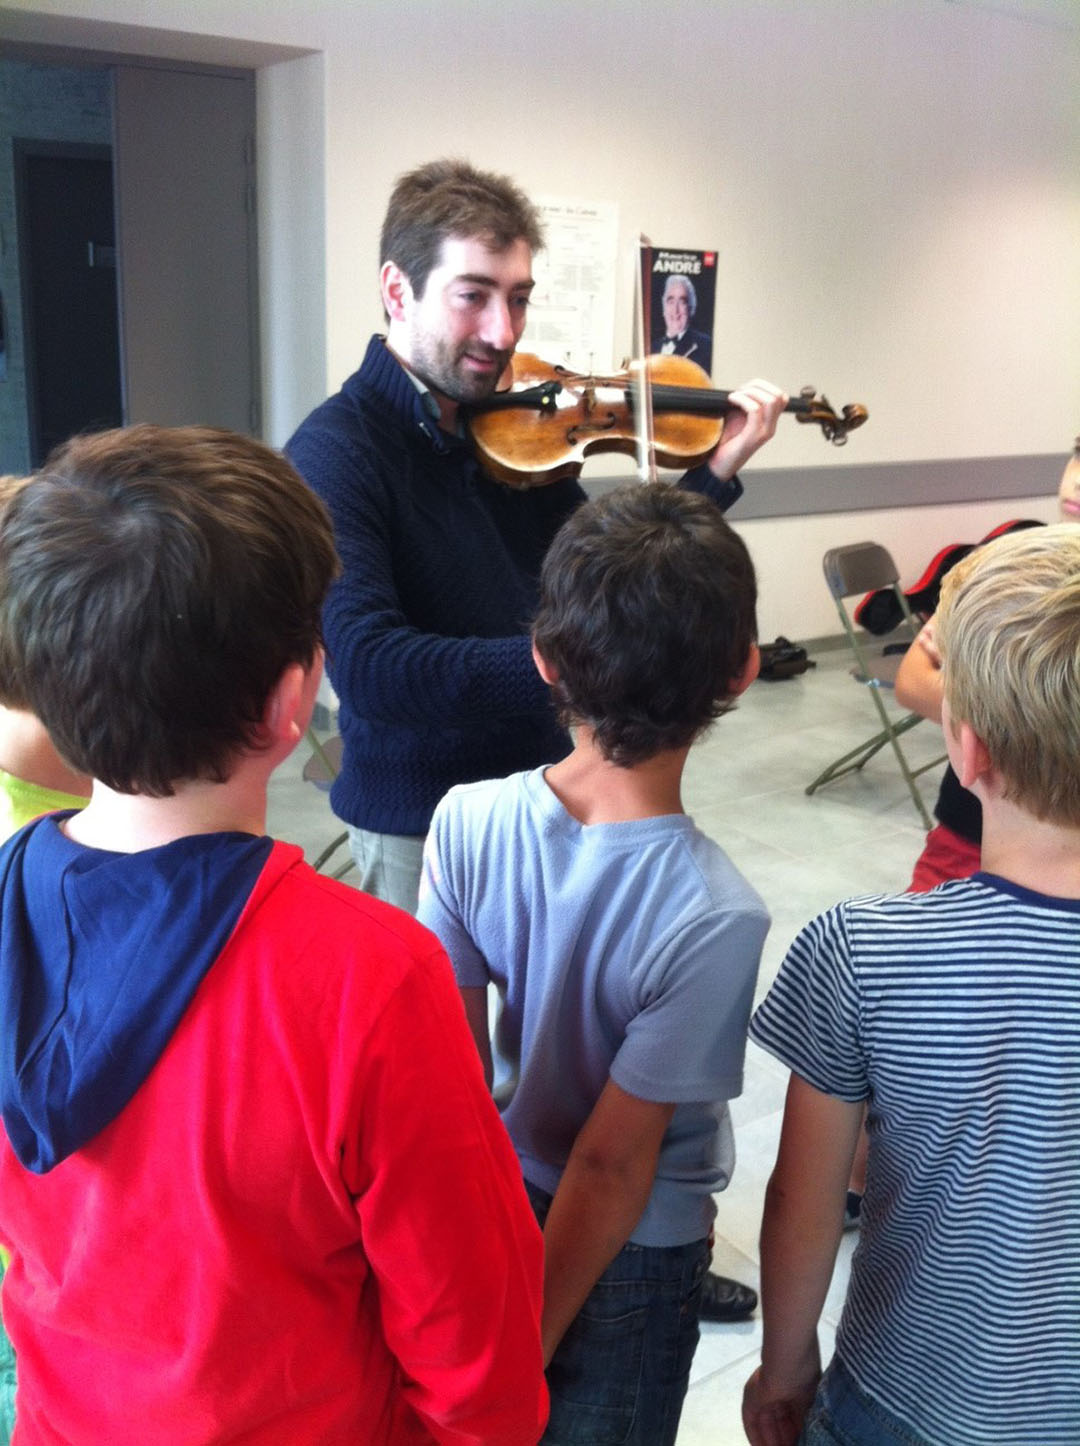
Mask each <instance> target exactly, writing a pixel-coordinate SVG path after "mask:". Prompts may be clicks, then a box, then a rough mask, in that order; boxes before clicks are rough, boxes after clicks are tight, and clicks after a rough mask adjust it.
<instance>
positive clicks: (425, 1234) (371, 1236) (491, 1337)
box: [344, 936, 547, 1446]
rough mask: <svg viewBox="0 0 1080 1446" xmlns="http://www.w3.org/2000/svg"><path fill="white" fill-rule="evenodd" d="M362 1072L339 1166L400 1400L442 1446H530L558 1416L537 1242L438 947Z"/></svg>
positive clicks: (386, 1016)
mask: <svg viewBox="0 0 1080 1446" xmlns="http://www.w3.org/2000/svg"><path fill="white" fill-rule="evenodd" d="M428 937H429V938H430V936H428ZM365 1059H366V1063H365V1085H364V1090H363V1109H362V1115H361V1117H360V1119H359V1121H358V1138H359V1142H360V1143H359V1148H358V1151H357V1153H356V1154H355V1155H353V1152H352V1151H351V1150H350V1151H347V1153H346V1158H345V1160H344V1169H345V1173H346V1183H347V1184H348V1185H349V1187H350V1189H351V1190H352V1191H353V1192H354V1193H355V1197H356V1208H357V1210H358V1212H359V1215H360V1221H361V1227H362V1232H363V1243H364V1250H365V1254H366V1255H367V1258H368V1261H369V1263H370V1265H371V1268H372V1270H373V1272H374V1274H375V1278H376V1280H377V1281H378V1290H379V1301H380V1312H381V1316H382V1324H383V1331H384V1335H385V1339H386V1342H387V1345H388V1346H389V1348H390V1350H391V1351H392V1353H393V1354H394V1356H395V1357H396V1358H397V1360H398V1362H399V1364H400V1366H401V1373H402V1388H401V1389H402V1393H403V1396H404V1402H405V1404H407V1406H408V1407H409V1408H410V1409H411V1411H412V1412H414V1413H415V1415H416V1416H417V1417H419V1419H420V1421H421V1422H422V1423H423V1426H424V1428H425V1429H426V1430H427V1431H428V1432H430V1434H431V1436H432V1438H433V1439H434V1440H435V1441H437V1442H440V1443H444V1446H481V1443H490V1442H495V1441H497V1442H499V1443H501V1446H518V1443H520V1446H534V1443H535V1442H536V1441H537V1440H538V1439H539V1437H540V1435H541V1433H542V1431H543V1427H544V1423H545V1421H546V1418H547V1390H546V1386H545V1383H544V1374H543V1364H542V1355H541V1348H540V1293H541V1278H542V1241H541V1236H540V1232H539V1228H538V1226H537V1224H536V1221H535V1219H534V1217H533V1214H532V1211H531V1209H530V1208H529V1204H528V1200H527V1199H526V1196H525V1190H524V1187H523V1185H522V1180H521V1170H520V1167H519V1165H518V1162H517V1157H516V1156H515V1154H514V1152H513V1149H512V1147H511V1145H510V1140H509V1137H508V1136H507V1134H506V1131H505V1130H504V1128H503V1126H502V1122H501V1121H500V1119H499V1117H498V1114H497V1112H496V1109H495V1106H494V1104H493V1103H492V1100H491V1097H490V1095H489V1094H488V1092H487V1089H486V1087H485V1085H484V1080H483V1076H482V1073H481V1068H480V1061H479V1058H478V1056H477V1053H476V1048H475V1046H474V1044H473V1042H472V1038H471V1036H470V1035H469V1032H468V1026H467V1024H466V1021H465V1014H464V1011H463V1008H462V1005H461V1000H460V997H459V995H458V992H457V989H456V988H455V986H454V982H453V976H452V974H451V972H450V969H449V966H448V964H447V961H446V958H445V956H444V955H443V953H442V951H441V950H440V949H439V948H438V946H437V945H436V943H435V941H434V940H433V939H432V940H431V952H430V954H429V956H428V957H427V959H425V960H421V961H419V963H418V967H417V968H416V969H414V970H412V971H411V972H410V973H409V974H408V975H407V976H406V977H405V978H404V979H403V980H402V981H401V982H400V983H399V985H398V986H397V987H396V989H395V990H394V992H393V995H392V996H391V998H390V1000H389V1002H388V1004H387V1006H386V1007H385V1009H384V1010H383V1012H382V1015H381V1018H380V1021H379V1028H378V1034H377V1038H371V1039H370V1040H369V1042H368V1046H367V1049H366V1055H365ZM409 1439H412V1437H411V1436H410V1437H409Z"/></svg>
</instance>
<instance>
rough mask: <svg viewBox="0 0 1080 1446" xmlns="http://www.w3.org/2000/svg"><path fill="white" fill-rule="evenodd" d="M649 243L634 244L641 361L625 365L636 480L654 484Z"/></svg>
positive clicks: (637, 351)
mask: <svg viewBox="0 0 1080 1446" xmlns="http://www.w3.org/2000/svg"><path fill="white" fill-rule="evenodd" d="M651 260H652V242H651V241H650V240H649V238H648V237H647V236H644V235H639V236H638V244H637V262H638V264H637V284H636V286H635V287H634V333H635V335H634V355H635V356H636V357H638V358H639V359H640V360H639V361H638V362H637V363H636V364H635V365H630V364H629V363H628V364H627V366H628V369H629V372H630V394H631V397H632V398H633V406H634V423H635V425H634V433H635V437H636V440H637V462H638V476H639V477H640V479H641V481H642V482H656V481H658V480H659V473H658V471H657V466H656V441H655V438H656V433H655V431H654V429H653V405H652V382H651V380H650V377H649V368H648V364H647V361H646V358H647V357H648V355H649V351H650V342H651V340H652V338H651V336H650V335H649V332H650V330H651V325H652V316H651V310H652V308H651V306H650V307H646V305H645V277H646V276H647V275H648V274H649V272H650V264H651Z"/></svg>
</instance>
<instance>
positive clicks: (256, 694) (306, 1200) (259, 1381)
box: [0, 427, 546, 1446]
mask: <svg viewBox="0 0 1080 1446" xmlns="http://www.w3.org/2000/svg"><path fill="white" fill-rule="evenodd" d="M335 568H336V560H335V556H334V550H333V544H332V541H331V531H330V524H329V520H328V518H327V516H326V513H325V511H324V509H323V507H322V504H321V503H320V502H319V501H318V500H317V499H316V498H315V497H314V495H313V494H312V493H310V492H309V491H308V489H307V488H306V487H305V486H304V485H303V483H302V482H301V480H300V478H299V477H298V476H297V475H296V473H295V472H294V471H293V469H292V467H291V466H290V465H289V464H288V463H287V462H285V461H284V460H283V459H282V458H280V457H279V456H277V455H276V454H274V453H272V452H270V451H269V450H268V449H267V448H265V447H263V446H261V445H260V444H259V443H256V442H253V441H250V440H249V439H246V438H242V437H236V436H232V435H230V434H228V433H223V432H213V431H210V430H207V429H178V430H163V429H159V428H153V427H135V428H130V429H128V430H126V431H119V432H111V433H103V434H99V435H97V436H91V437H83V438H78V439H76V440H74V441H72V442H70V443H68V444H67V445H66V446H65V447H64V448H63V449H61V451H60V452H59V453H58V454H57V455H55V456H54V458H53V459H51V461H50V462H49V463H48V464H47V465H46V468H45V470H44V471H43V473H42V474H41V476H40V477H39V478H37V479H36V480H34V481H33V482H31V483H30V484H29V485H28V486H27V487H26V488H25V490H24V491H23V492H22V493H21V494H20V495H19V497H18V498H17V499H16V501H15V502H14V503H13V504H12V506H11V507H10V509H9V510H8V512H7V514H6V515H5V517H4V519H3V522H2V524H0V701H3V702H4V703H8V704H13V705H15V706H19V707H29V708H31V709H33V711H34V712H35V713H37V714H38V716H39V717H41V719H42V720H43V721H44V723H45V725H46V726H47V728H48V729H49V732H50V735H51V737H52V739H53V741H54V743H55V744H56V746H57V748H58V749H59V751H60V753H61V755H62V756H63V757H64V758H65V760H66V761H67V762H68V763H69V764H70V765H71V766H73V767H75V768H77V769H78V770H79V771H81V772H83V773H86V774H88V775H90V776H92V777H93V779H94V780H95V781H94V785H93V794H92V797H91V801H90V803H89V805H88V806H87V808H86V809H85V810H84V812H82V813H81V814H74V813H71V814H54V815H52V816H50V817H48V818H45V819H42V820H40V821H39V822H37V823H33V824H30V825H28V826H27V827H26V828H24V829H22V830H20V832H18V833H17V834H15V835H14V836H13V838H12V839H11V840H10V841H9V842H8V843H7V844H6V845H5V847H4V848H3V849H2V850H0V971H2V975H3V988H2V989H0V1107H2V1111H3V1123H4V1131H3V1136H2V1137H0V1240H2V1241H3V1243H4V1244H6V1245H7V1246H9V1247H10V1249H11V1251H12V1263H11V1267H10V1269H9V1271H8V1273H7V1276H6V1278H5V1282H4V1289H3V1305H4V1317H5V1321H6V1324H7V1326H8V1329H9V1331H10V1334H11V1337H12V1340H13V1343H14V1345H15V1348H16V1352H17V1355H18V1362H19V1385H18V1396H17V1401H16V1427H15V1438H14V1439H15V1441H16V1442H20V1441H21V1442H38V1441H50V1442H51V1441H65V1442H91V1441H93V1442H97V1441H119V1440H124V1439H127V1438H128V1437H129V1436H130V1435H131V1433H132V1432H133V1431H134V1433H135V1434H136V1435H137V1437H138V1439H139V1441H140V1442H147V1443H150V1442H162V1443H164V1442H175V1443H178V1446H179V1443H183V1446H194V1443H197V1442H219V1441H223V1440H239V1439H243V1440H244V1441H246V1442H252V1443H283V1442H315V1441H318V1442H320V1443H332V1442H342V1443H344V1442H349V1443H359V1442H364V1443H367V1446H378V1443H386V1446H403V1443H413V1442H431V1441H436V1442H443V1443H448V1446H449V1443H454V1446H458V1443H460V1446H464V1443H482V1442H484V1443H486V1442H498V1443H500V1446H508V1443H514V1442H519V1443H522V1446H526V1443H533V1442H535V1441H536V1439H537V1437H538V1436H539V1435H540V1433H541V1431H542V1429H543V1425H544V1420H545V1416H546V1396H545V1388H544V1384H543V1373H542V1368H541V1353H540V1339H539V1311H540V1299H539V1297H540V1278H541V1247H540V1237H539V1232H538V1230H537V1228H536V1225H535V1223H534V1221H533V1218H532V1215H531V1212H530V1210H529V1207H528V1204H527V1202H526V1199H525V1195H524V1191H523V1189H522V1185H521V1178H520V1173H519V1170H518V1166H517V1161H516V1159H515V1157H514V1154H513V1151H512V1150H511V1148H510V1145H509V1142H508V1140H507V1138H506V1136H505V1134H504V1132H503V1129H502V1126H501V1124H500V1123H499V1120H498V1116H497V1114H496V1112H495V1109H494V1106H493V1105H492V1103H491V1101H490V1099H489V1097H488V1095H487V1092H486V1090H485V1087H484V1081H483V1077H482V1074H481V1070H480V1065H479V1062H478V1060H477V1058H476V1052H475V1049H474V1047H473V1044H472V1041H471V1038H470V1036H469V1033H468V1029H467V1027H466V1024H465V1019H464V1015H463V1012H462V1008H461V1004H460V1000H459V998H458V994H457V989H456V987H455V984H454V980H453V976H452V974H451V972H450V968H449V965H448V964H447V961H446V959H445V957H444V955H443V953H442V950H441V949H440V948H439V946H438V944H437V943H436V941H435V939H434V938H433V937H432V936H431V935H430V934H428V933H427V932H426V931H425V930H424V929H422V928H421V927H420V926H419V925H417V924H416V923H415V922H414V921H413V920H412V919H410V918H408V917H407V916H406V915H404V914H402V913H400V912H399V911H398V910H396V909H393V908H390V907H388V906H386V905H383V904H380V903H378V902H376V901H374V900H372V899H370V898H368V897H367V896H365V895H363V894H360V893H357V892H355V891H353V890H350V889H347V888H345V887H343V886H341V885H339V884H336V883H334V882H332V881H330V880H327V879H324V878H322V877H321V876H319V875H317V874H315V873H314V872H313V871H312V870H311V869H310V868H308V867H307V866H306V865H305V864H304V862H303V859H302V857H301V854H300V851H299V850H298V849H296V848H294V847H291V846H289V845H285V844H278V843H274V842H273V841H272V840H270V839H269V838H267V837H266V835H265V816H266V789H267V782H268V780H269V777H270V774H271V773H272V772H273V770H274V768H275V767H276V766H277V764H279V763H280V762H281V761H282V759H284V758H285V757H286V755H287V754H288V753H289V752H290V751H291V749H292V748H293V746H294V745H295V743H296V742H297V740H298V739H299V738H300V737H302V735H303V733H304V730H305V727H306V725H307V722H308V718H309V715H310V712H311V708H312V704H313V701H314V696H315V690H316V687H317V686H318V681H319V673H320V666H321V649H320V647H319V614H320V609H321V606H322V601H323V597H324V594H325V592H326V588H327V585H328V583H329V581H330V579H331V577H332V576H333V574H334V571H335Z"/></svg>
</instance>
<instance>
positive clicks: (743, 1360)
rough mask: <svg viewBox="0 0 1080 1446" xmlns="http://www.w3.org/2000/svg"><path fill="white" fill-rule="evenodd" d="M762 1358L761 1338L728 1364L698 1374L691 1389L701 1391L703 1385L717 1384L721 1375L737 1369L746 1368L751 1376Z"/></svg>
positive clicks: (747, 1373) (691, 1384) (756, 1322)
mask: <svg viewBox="0 0 1080 1446" xmlns="http://www.w3.org/2000/svg"><path fill="white" fill-rule="evenodd" d="M760 1323H761V1322H760V1321H755V1324H758V1325H760ZM760 1359H761V1342H760V1339H759V1340H758V1344H757V1345H756V1346H755V1347H754V1348H753V1349H752V1350H749V1351H746V1352H745V1353H744V1354H743V1355H741V1356H736V1357H735V1358H734V1359H733V1360H730V1361H728V1362H727V1364H726V1365H723V1366H717V1367H716V1368H715V1370H711V1371H709V1372H708V1373H707V1374H706V1375H704V1376H698V1377H697V1379H696V1380H693V1381H691V1382H690V1390H691V1391H700V1390H701V1388H702V1387H703V1386H708V1385H709V1384H710V1382H711V1383H712V1384H713V1385H715V1384H716V1383H717V1381H718V1380H719V1378H720V1377H721V1376H727V1375H730V1373H731V1372H732V1371H734V1370H736V1369H739V1370H746V1375H747V1376H749V1375H750V1374H751V1372H752V1371H754V1370H755V1369H756V1368H757V1364H758V1362H759V1361H760ZM748 1362H749V1363H750V1366H749V1370H747V1363H748ZM744 1379H745V1377H744Z"/></svg>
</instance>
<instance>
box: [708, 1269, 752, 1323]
mask: <svg viewBox="0 0 1080 1446" xmlns="http://www.w3.org/2000/svg"><path fill="white" fill-rule="evenodd" d="M756 1308H757V1291H756V1290H751V1289H750V1287H749V1286H748V1285H740V1284H739V1282H738V1281H737V1280H728V1278H727V1276H726V1275H713V1273H712V1271H711V1270H710V1272H709V1274H708V1275H707V1276H706V1277H705V1280H704V1282H703V1284H702V1287H701V1310H700V1312H699V1314H700V1318H701V1319H702V1320H718V1321H733V1320H747V1319H748V1318H749V1317H750V1316H752V1315H753V1313H754V1311H755V1309H756Z"/></svg>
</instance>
